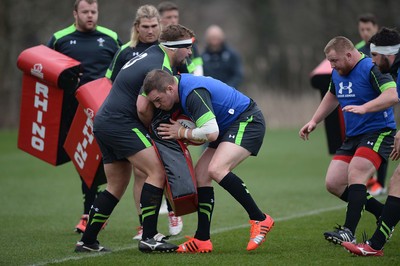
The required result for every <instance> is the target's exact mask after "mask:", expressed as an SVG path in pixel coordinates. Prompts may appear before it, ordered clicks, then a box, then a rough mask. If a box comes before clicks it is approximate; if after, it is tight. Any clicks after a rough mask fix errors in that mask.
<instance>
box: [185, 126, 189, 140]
mask: <svg viewBox="0 0 400 266" xmlns="http://www.w3.org/2000/svg"><path fill="white" fill-rule="evenodd" d="M188 132H189V129H188V128H186V129H185V139H188Z"/></svg>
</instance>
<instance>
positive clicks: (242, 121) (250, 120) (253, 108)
mask: <svg viewBox="0 0 400 266" xmlns="http://www.w3.org/2000/svg"><path fill="white" fill-rule="evenodd" d="M264 135H265V120H264V115H263V114H262V112H261V110H260V109H259V108H258V107H257V105H256V104H255V103H254V102H253V103H252V104H250V106H249V108H247V110H246V111H244V112H243V113H242V114H241V115H240V116H239V117H238V119H236V121H235V122H234V123H232V124H231V125H230V127H229V128H228V129H227V131H226V132H225V133H224V134H223V135H222V136H219V137H218V139H217V140H216V141H213V142H210V143H209V144H208V147H210V148H214V149H216V148H217V147H218V145H219V144H220V143H221V142H231V143H235V144H236V145H239V146H241V147H243V148H245V149H246V150H248V151H249V152H250V153H251V155H253V156H256V155H257V154H258V152H259V150H260V148H261V145H262V143H263V141H264Z"/></svg>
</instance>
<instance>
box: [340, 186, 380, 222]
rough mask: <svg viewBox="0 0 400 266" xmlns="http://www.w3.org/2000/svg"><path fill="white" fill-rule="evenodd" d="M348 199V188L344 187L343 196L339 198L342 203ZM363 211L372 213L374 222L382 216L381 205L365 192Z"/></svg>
mask: <svg viewBox="0 0 400 266" xmlns="http://www.w3.org/2000/svg"><path fill="white" fill-rule="evenodd" d="M348 197H349V187H346V189H345V190H344V192H343V194H342V195H341V196H340V199H341V200H343V201H344V202H349V201H348ZM365 210H366V211H367V212H370V213H372V214H373V215H374V216H375V218H376V220H379V217H380V216H381V214H382V210H383V204H382V202H380V201H378V200H376V199H375V198H374V197H373V196H371V195H370V194H369V193H368V192H367V202H366V203H365Z"/></svg>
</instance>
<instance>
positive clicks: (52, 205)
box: [0, 127, 400, 265]
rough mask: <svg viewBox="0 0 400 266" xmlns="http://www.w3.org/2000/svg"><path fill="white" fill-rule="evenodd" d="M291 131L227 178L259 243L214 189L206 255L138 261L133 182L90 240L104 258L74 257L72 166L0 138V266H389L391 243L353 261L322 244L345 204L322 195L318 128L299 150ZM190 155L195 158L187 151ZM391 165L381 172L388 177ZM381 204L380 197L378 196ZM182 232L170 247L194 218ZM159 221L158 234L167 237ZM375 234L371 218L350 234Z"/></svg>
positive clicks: (187, 229) (323, 157) (397, 243)
mask: <svg viewBox="0 0 400 266" xmlns="http://www.w3.org/2000/svg"><path fill="white" fill-rule="evenodd" d="M297 131H298V130H297V129H295V130H273V131H268V132H267V135H266V139H265V143H264V145H263V148H262V150H261V152H260V154H259V156H257V157H251V158H249V159H248V160H247V161H245V162H244V163H243V164H242V165H240V166H239V167H238V168H237V169H236V170H235V173H236V174H238V175H239V176H240V177H241V178H242V179H243V180H244V181H245V182H246V185H247V187H248V188H249V190H250V192H251V193H252V195H253V197H254V198H255V200H256V201H257V203H258V204H259V206H260V208H261V209H262V210H264V211H266V212H268V213H269V214H270V215H271V216H272V217H273V218H274V219H275V221H276V223H275V227H274V229H273V230H272V231H271V233H270V234H269V235H268V239H267V241H266V242H265V243H264V244H263V245H262V246H261V247H260V248H259V249H257V250H255V251H254V252H247V251H246V245H247V241H248V237H249V226H248V224H247V223H248V217H247V215H246V213H245V212H244V211H243V209H242V208H241V206H239V204H238V203H237V202H236V201H235V200H234V199H233V198H232V197H231V196H230V195H228V193H226V192H225V191H224V190H223V189H222V188H220V187H219V186H218V185H216V186H215V192H216V195H215V197H216V204H215V211H214V215H213V222H212V228H211V229H212V241H213V245H214V251H213V252H212V253H209V254H142V253H140V252H139V251H138V249H137V242H135V241H133V240H132V236H133V234H134V229H135V227H136V226H137V217H136V215H134V213H135V210H134V205H133V199H132V198H133V197H132V183H131V184H130V186H129V189H128V190H127V192H126V193H125V195H124V197H123V198H122V200H121V202H120V204H119V205H118V206H117V207H116V209H115V210H114V213H113V215H112V216H111V218H110V221H109V224H108V226H107V227H106V230H104V231H102V232H101V234H100V235H99V240H100V241H101V243H102V244H103V245H105V246H107V247H109V248H111V249H113V252H112V253H109V254H103V255H99V254H75V253H74V252H73V249H74V244H75V242H76V241H77V240H79V236H78V235H77V234H76V233H74V232H73V227H74V226H75V224H76V223H77V221H78V218H79V216H80V214H81V211H82V203H81V192H80V181H79V178H78V175H77V173H76V171H75V169H74V167H73V166H72V164H71V163H67V164H65V165H62V166H57V167H54V166H51V165H49V164H47V163H45V162H42V161H40V160H39V159H37V158H34V157H32V156H31V155H29V154H26V153H24V152H22V151H20V150H18V149H17V148H16V143H17V134H16V132H13V131H11V132H10V131H6V132H4V131H3V132H0V170H1V171H2V174H1V177H0V189H1V193H0V202H1V208H0V226H1V227H0V228H1V231H0V240H1V242H0V243H1V244H0V265H32V264H40V265H43V264H50V265H139V264H140V265H349V264H351V265H374V264H379V265H396V264H397V265H398V264H399V261H400V249H399V247H400V238H399V237H398V235H397V234H396V231H395V234H394V236H393V238H392V239H391V241H390V242H389V243H388V244H387V245H386V247H385V256H384V257H382V258H361V257H354V256H352V255H350V254H349V253H347V252H345V251H344V250H343V248H341V247H338V246H334V245H332V244H330V243H327V242H326V241H325V240H324V238H323V236H322V233H323V232H324V231H327V230H330V229H332V228H333V226H334V225H335V224H336V223H343V221H344V214H345V204H344V203H342V202H341V201H340V200H338V199H336V198H335V197H333V196H332V195H330V194H329V193H328V192H327V191H326V190H325V187H324V176H325V171H326V168H327V166H328V163H329V161H330V156H329V155H328V153H327V144H326V137H325V133H324V131H323V127H320V128H319V129H318V130H317V131H316V132H315V133H313V134H312V135H311V140H310V141H308V142H303V141H302V140H300V139H299V138H298V136H297ZM192 153H193V156H194V157H195V158H196V157H197V156H198V154H199V149H198V148H193V149H192ZM395 166H396V163H391V164H390V169H389V173H392V172H393V169H394V167H395ZM379 199H380V200H382V201H384V200H385V198H384V197H381V198H379ZM183 219H184V229H183V232H182V234H181V235H180V236H178V237H175V238H172V239H171V242H173V243H176V244H179V243H181V242H183V241H184V237H183V236H185V235H193V233H194V231H195V229H196V225H197V219H196V215H195V214H190V215H186V216H184V217H183ZM167 230H168V229H167V217H166V215H160V217H159V231H160V232H162V233H166V232H167ZM364 230H365V231H366V232H367V233H368V234H369V235H371V234H372V233H373V231H374V230H375V221H374V219H373V218H372V215H370V214H365V215H364V216H363V218H362V220H361V222H360V225H359V227H358V232H357V237H358V239H359V240H361V239H362V238H361V233H362V232H363V231H364Z"/></svg>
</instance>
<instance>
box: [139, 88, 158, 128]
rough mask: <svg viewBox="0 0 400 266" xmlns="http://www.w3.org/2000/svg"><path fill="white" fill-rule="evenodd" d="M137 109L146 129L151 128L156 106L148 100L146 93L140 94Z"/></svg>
mask: <svg viewBox="0 0 400 266" xmlns="http://www.w3.org/2000/svg"><path fill="white" fill-rule="evenodd" d="M136 108H137V114H138V116H139V119H140V121H142V123H143V124H144V125H145V126H146V127H148V126H150V124H151V120H152V118H153V114H154V105H153V104H152V103H151V102H150V101H149V100H148V99H147V97H146V95H144V93H141V94H139V96H138V98H137V100H136Z"/></svg>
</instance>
